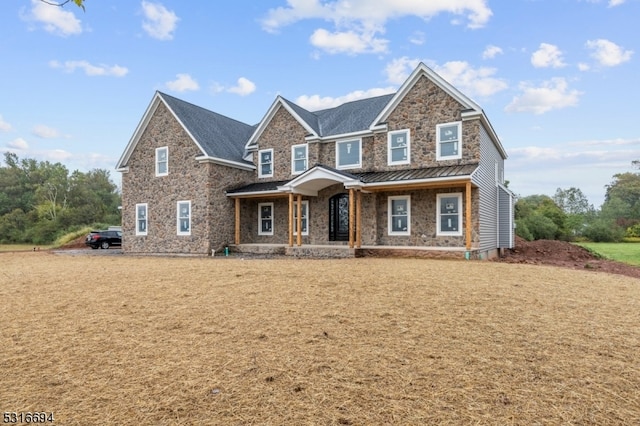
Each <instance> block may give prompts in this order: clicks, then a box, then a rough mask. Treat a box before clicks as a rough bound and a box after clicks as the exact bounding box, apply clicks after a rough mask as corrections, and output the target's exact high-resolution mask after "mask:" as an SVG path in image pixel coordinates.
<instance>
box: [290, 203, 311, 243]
mask: <svg viewBox="0 0 640 426" xmlns="http://www.w3.org/2000/svg"><path fill="white" fill-rule="evenodd" d="M293 235H298V202H297V201H295V202H294V203H293ZM302 235H309V201H303V202H302Z"/></svg>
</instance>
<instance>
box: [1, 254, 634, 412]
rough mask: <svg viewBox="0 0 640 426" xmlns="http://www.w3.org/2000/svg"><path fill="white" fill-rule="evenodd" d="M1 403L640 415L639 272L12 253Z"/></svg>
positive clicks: (121, 408) (4, 265)
mask: <svg viewBox="0 0 640 426" xmlns="http://www.w3.org/2000/svg"><path fill="white" fill-rule="evenodd" d="M0 324H1V328H0V371H1V372H2V376H1V378H0V411H17V412H26V411H31V412H33V411H46V412H53V413H54V414H55V423H54V424H59V425H93V424H118V425H129V424H130V425H174V424H181V425H190V424H194V425H195V424H231V425H234V424H237V425H245V424H261V425H263V424H266V425H282V424H292V425H293V424H296V425H303V424H313V425H372V424H407V425H409V424H410V425H426V424H496V425H497V424H500V425H504V424H516V425H533V424H541V425H542V424H544V425H547V424H567V425H569V424H571V425H579V424H593V425H596V424H597V425H607V424H611V425H614V424H615V425H621V424H622V425H625V424H629V425H632V424H640V355H639V354H640V326H639V324H640V280H637V279H633V278H629V277H623V276H619V275H608V274H601V273H593V272H587V271H571V270H567V269H559V268H552V267H545V266H532V265H513V264H502V263H494V262H463V261H436V260H418V259H369V258H363V259H349V260H289V259H272V260H267V259H253V260H241V259H232V258H226V259H225V258H215V259H210V258H208V259H205V258H134V257H124V256H94V255H80V256H72V255H60V254H51V253H5V254H1V255H0Z"/></svg>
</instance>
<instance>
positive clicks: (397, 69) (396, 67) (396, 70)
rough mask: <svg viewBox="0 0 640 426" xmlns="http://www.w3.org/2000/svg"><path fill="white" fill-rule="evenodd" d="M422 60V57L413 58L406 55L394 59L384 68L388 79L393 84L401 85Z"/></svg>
mask: <svg viewBox="0 0 640 426" xmlns="http://www.w3.org/2000/svg"><path fill="white" fill-rule="evenodd" d="M420 62H421V61H420V59H411V58H408V57H406V56H403V57H401V58H398V59H394V60H392V61H391V62H389V63H388V64H387V66H386V67H385V69H384V72H385V73H386V74H387V81H388V82H389V83H391V84H396V85H398V86H399V85H401V84H402V83H404V82H405V80H406V79H407V78H408V77H409V74H411V72H412V71H413V70H414V69H415V68H416V67H417V66H418V64H420Z"/></svg>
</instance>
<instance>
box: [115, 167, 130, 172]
mask: <svg viewBox="0 0 640 426" xmlns="http://www.w3.org/2000/svg"><path fill="white" fill-rule="evenodd" d="M116 172H120V173H129V166H127V167H121V168H119V169H116Z"/></svg>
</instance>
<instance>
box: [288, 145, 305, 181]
mask: <svg viewBox="0 0 640 426" xmlns="http://www.w3.org/2000/svg"><path fill="white" fill-rule="evenodd" d="M307 153H308V151H307V144H302V145H293V146H292V147H291V174H293V175H298V174H300V173H302V172H304V171H305V170H307V167H308V166H307V156H308V154H307Z"/></svg>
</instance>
